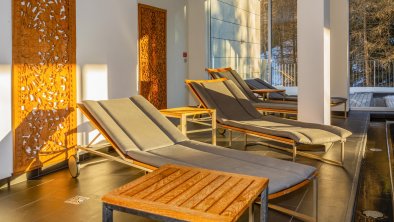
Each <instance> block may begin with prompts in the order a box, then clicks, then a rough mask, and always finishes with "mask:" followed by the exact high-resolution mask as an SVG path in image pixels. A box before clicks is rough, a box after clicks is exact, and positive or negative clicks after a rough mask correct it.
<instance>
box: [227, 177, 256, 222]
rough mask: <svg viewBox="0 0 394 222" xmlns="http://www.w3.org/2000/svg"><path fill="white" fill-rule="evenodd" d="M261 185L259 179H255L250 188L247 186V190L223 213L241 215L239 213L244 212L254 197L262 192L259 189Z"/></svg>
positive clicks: (232, 215) (231, 215) (233, 215)
mask: <svg viewBox="0 0 394 222" xmlns="http://www.w3.org/2000/svg"><path fill="white" fill-rule="evenodd" d="M259 187H261V184H260V183H259V182H257V181H253V182H252V183H251V184H250V185H249V186H248V188H246V190H245V191H243V192H242V193H241V195H239V196H238V197H237V199H235V200H234V201H233V202H232V203H231V205H230V206H229V207H227V208H226V210H224V211H223V213H221V215H223V216H230V217H238V216H240V215H239V213H240V212H243V211H244V210H245V209H246V208H247V207H248V206H250V204H252V202H253V201H254V199H253V197H256V195H259V194H260V193H261V191H262V190H259Z"/></svg>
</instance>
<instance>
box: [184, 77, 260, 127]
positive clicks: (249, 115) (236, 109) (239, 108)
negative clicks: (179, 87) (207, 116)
mask: <svg viewBox="0 0 394 222" xmlns="http://www.w3.org/2000/svg"><path fill="white" fill-rule="evenodd" d="M191 85H192V86H193V88H194V89H195V90H196V92H197V93H198V95H199V96H200V97H201V99H202V100H203V101H204V103H205V104H206V105H207V106H208V107H209V108H212V109H216V114H217V119H218V121H219V122H223V121H225V120H228V119H236V120H248V119H256V118H261V117H262V115H261V114H260V113H259V112H258V111H257V110H256V108H254V107H253V105H252V104H251V103H250V102H249V100H248V99H247V98H246V96H245V95H244V94H243V93H242V92H241V91H240V89H239V88H238V87H237V86H236V85H235V84H234V82H233V81H231V80H226V81H223V82H209V83H203V84H200V83H196V82H192V83H191Z"/></svg>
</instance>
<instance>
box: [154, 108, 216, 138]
mask: <svg viewBox="0 0 394 222" xmlns="http://www.w3.org/2000/svg"><path fill="white" fill-rule="evenodd" d="M160 112H161V114H163V115H164V116H166V117H172V118H178V119H180V122H181V123H180V130H181V131H182V133H183V134H184V135H187V134H188V133H199V132H206V131H212V144H213V145H216V110H214V109H203V108H193V107H177V108H171V109H162V110H160ZM203 114H208V115H209V116H210V119H207V118H204V119H201V118H193V117H194V116H196V115H203ZM188 117H192V118H188ZM207 120H210V122H211V123H210V124H209V123H207ZM187 121H190V122H193V123H196V124H200V125H204V126H208V127H209V129H198V130H189V131H188V130H187Z"/></svg>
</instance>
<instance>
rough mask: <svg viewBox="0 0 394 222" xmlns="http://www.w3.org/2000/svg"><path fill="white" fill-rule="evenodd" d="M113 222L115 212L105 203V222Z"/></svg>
mask: <svg viewBox="0 0 394 222" xmlns="http://www.w3.org/2000/svg"><path fill="white" fill-rule="evenodd" d="M112 221H113V210H112V209H111V208H110V207H109V206H108V205H107V204H105V203H103V222H112Z"/></svg>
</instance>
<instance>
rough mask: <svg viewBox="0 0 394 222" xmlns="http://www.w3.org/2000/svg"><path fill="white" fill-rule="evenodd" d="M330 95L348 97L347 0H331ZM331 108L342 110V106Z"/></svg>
mask: <svg viewBox="0 0 394 222" xmlns="http://www.w3.org/2000/svg"><path fill="white" fill-rule="evenodd" d="M331 96H339V97H344V98H348V99H349V1H348V0H331ZM333 109H334V110H339V111H343V106H337V107H334V108H333ZM347 109H348V110H349V106H347Z"/></svg>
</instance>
